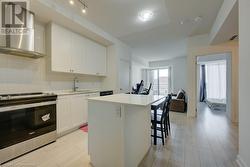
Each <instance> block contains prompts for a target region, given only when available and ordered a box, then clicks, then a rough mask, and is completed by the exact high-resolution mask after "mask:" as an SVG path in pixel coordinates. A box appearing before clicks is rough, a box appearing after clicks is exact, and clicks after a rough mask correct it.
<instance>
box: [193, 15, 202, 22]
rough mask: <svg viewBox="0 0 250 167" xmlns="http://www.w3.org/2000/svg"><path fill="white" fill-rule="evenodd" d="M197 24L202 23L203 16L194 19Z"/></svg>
mask: <svg viewBox="0 0 250 167" xmlns="http://www.w3.org/2000/svg"><path fill="white" fill-rule="evenodd" d="M194 21H195V22H201V21H202V17H201V16H197V17H196V18H194Z"/></svg>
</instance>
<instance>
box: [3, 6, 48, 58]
mask: <svg viewBox="0 0 250 167" xmlns="http://www.w3.org/2000/svg"><path fill="white" fill-rule="evenodd" d="M25 12H26V27H25V28H24V27H21V28H20V27H19V30H22V29H26V30H28V31H27V32H28V33H27V32H26V33H16V34H13V33H5V34H1V35H0V53H3V54H9V55H15V56H22V57H29V58H34V59H37V58H40V57H44V56H45V55H44V54H42V53H38V52H35V49H34V47H35V46H34V17H35V15H34V13H33V12H31V11H28V10H26V9H25ZM5 13H7V15H8V13H11V12H5ZM12 18H13V17H11V14H9V16H5V19H6V20H7V22H8V23H10V21H11V20H12ZM8 19H9V20H8ZM7 29H9V30H11V29H12V27H10V28H8V27H6V30H7ZM14 29H15V28H14Z"/></svg>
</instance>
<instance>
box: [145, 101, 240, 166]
mask: <svg viewBox="0 0 250 167" xmlns="http://www.w3.org/2000/svg"><path fill="white" fill-rule="evenodd" d="M170 117H171V125H172V129H171V130H172V134H171V136H170V137H168V139H167V144H166V145H165V146H164V147H163V146H157V147H152V149H151V150H150V152H149V154H148V156H147V157H146V158H145V161H144V162H143V164H142V165H141V166H142V167H151V166H152V167H238V165H237V164H236V161H235V160H236V156H237V154H238V127H237V126H236V125H232V124H231V123H230V122H229V121H228V119H227V118H226V116H225V112H222V111H218V112H212V111H211V110H210V109H209V108H208V107H207V105H206V104H203V103H201V104H200V106H199V109H198V117H197V118H195V119H191V118H187V117H186V114H181V113H173V112H172V113H171V115H170ZM159 143H160V141H159Z"/></svg>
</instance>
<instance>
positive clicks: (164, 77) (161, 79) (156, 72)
mask: <svg viewBox="0 0 250 167" xmlns="http://www.w3.org/2000/svg"><path fill="white" fill-rule="evenodd" d="M147 75H148V77H147V78H148V79H147V84H150V83H152V90H153V94H154V95H167V94H168V93H170V86H171V85H170V83H171V82H170V81H171V78H170V68H162V69H149V70H148V72H147Z"/></svg>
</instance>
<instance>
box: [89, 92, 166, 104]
mask: <svg viewBox="0 0 250 167" xmlns="http://www.w3.org/2000/svg"><path fill="white" fill-rule="evenodd" d="M164 97H165V96H158V95H135V94H114V95H110V96H101V97H93V98H88V100H92V101H103V102H111V103H120V104H129V105H139V106H148V105H151V104H152V103H154V102H156V101H158V100H161V99H163V98H164Z"/></svg>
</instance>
